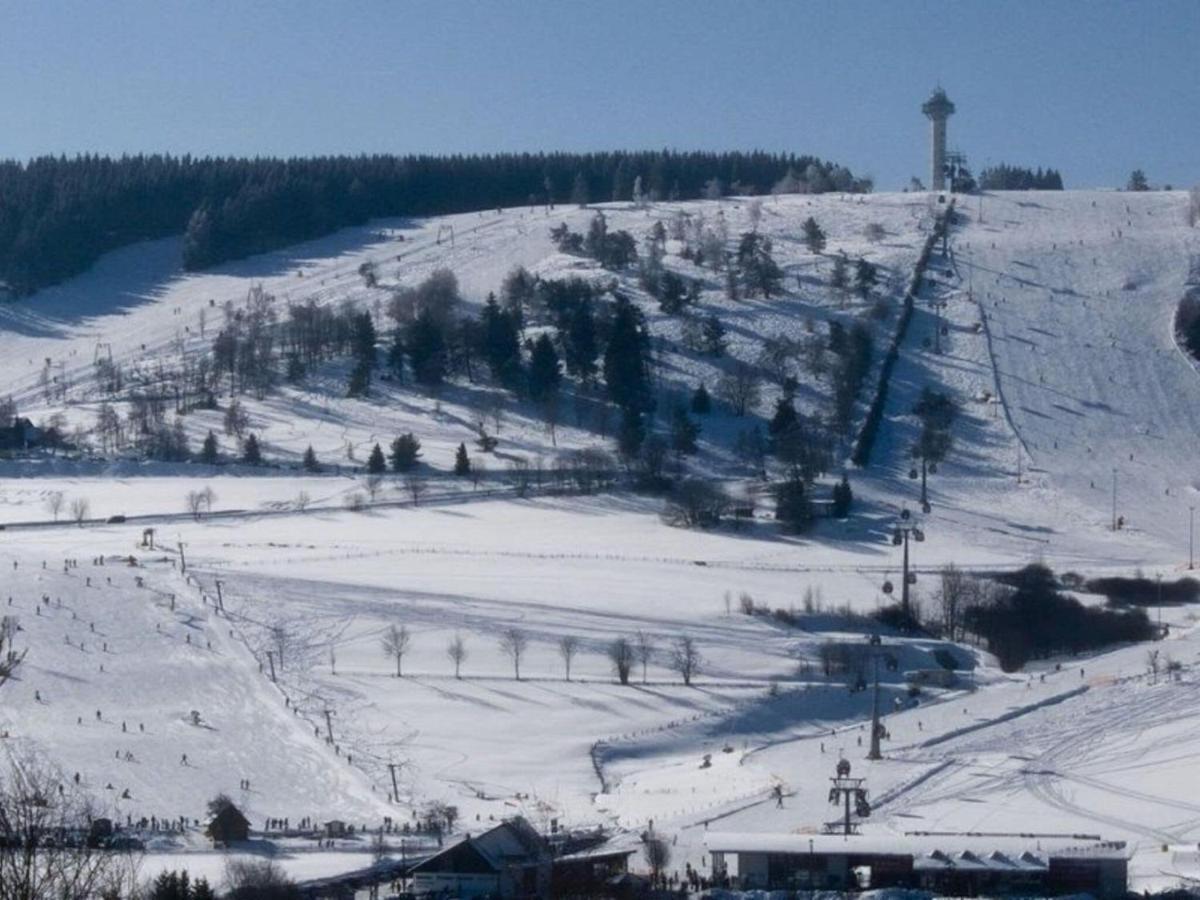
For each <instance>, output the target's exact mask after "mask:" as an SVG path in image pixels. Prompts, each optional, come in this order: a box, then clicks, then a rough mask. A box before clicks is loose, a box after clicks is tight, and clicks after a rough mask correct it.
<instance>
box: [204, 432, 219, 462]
mask: <svg viewBox="0 0 1200 900" xmlns="http://www.w3.org/2000/svg"><path fill="white" fill-rule="evenodd" d="M218 457H219V453H218V448H217V436H216V435H215V434H213V433H212V432H211V431H210V432H209V433H208V435H207V436H206V437H205V438H204V443H203V444H202V445H201V447H200V462H202V463H205V464H207V465H210V466H214V465H216V464H217V459H218Z"/></svg>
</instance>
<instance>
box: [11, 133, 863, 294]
mask: <svg viewBox="0 0 1200 900" xmlns="http://www.w3.org/2000/svg"><path fill="white" fill-rule="evenodd" d="M781 186H782V187H781ZM635 189H637V190H639V191H640V193H639V195H638V196H639V199H644V200H656V199H663V200H665V199H692V198H698V197H712V196H720V195H722V194H724V193H738V194H758V193H767V192H769V191H771V190H776V189H781V190H786V191H789V192H797V191H800V192H811V193H821V192H824V191H830V190H840V191H864V190H869V189H870V182H869V181H866V180H863V179H857V178H855V177H854V176H853V175H852V174H851V173H850V171H849V170H847V169H845V168H844V167H841V166H835V165H832V164H830V163H826V162H823V161H821V160H818V159H816V158H814V157H809V156H797V155H794V154H771V153H762V152H751V153H703V152H689V153H683V152H676V151H666V150H664V151H639V152H605V153H550V154H545V153H538V154H500V155H487V156H445V157H442V156H403V157H401V156H356V157H349V156H339V157H320V158H311V159H287V160H283V159H234V158H204V159H196V158H193V157H190V156H182V157H171V156H126V157H121V158H119V159H111V158H108V157H103V156H77V157H74V158H67V157H41V158H38V159H34V160H31V161H29V162H28V163H19V162H14V161H9V162H2V163H0V290H3V289H7V290H8V291H9V292H11V293H13V294H17V295H23V294H29V293H32V292H34V291H36V290H37V289H39V288H42V287H46V286H47V285H51V284H55V283H57V282H59V281H62V280H64V279H66V278H69V277H71V276H72V275H76V274H78V273H80V272H82V271H84V270H86V269H87V268H88V267H89V266H90V265H92V263H94V262H95V261H96V259H97V258H98V257H99V256H100V255H101V254H103V253H106V252H108V251H110V250H114V249H116V248H118V247H122V246H125V245H127V244H130V243H133V242H136V241H140V240H147V239H151V238H160V237H166V236H169V235H172V234H179V233H181V232H185V240H184V248H183V264H184V265H185V267H187V268H188V269H200V268H204V267H206V266H211V265H215V264H217V263H220V262H224V261H226V260H232V259H239V258H242V257H245V256H248V255H251V254H254V253H260V252H263V251H267V250H271V249H275V248H278V247H282V246H286V245H288V244H291V243H295V242H297V241H301V240H307V239H310V238H315V237H319V236H321V235H324V234H328V233H330V232H332V231H334V230H335V229H337V228H341V227H344V226H348V225H356V224H361V223H363V222H365V221H366V220H367V219H370V218H372V217H376V216H397V215H437V214H444V213H454V212H468V211H472V210H479V209H492V208H496V207H501V206H515V205H523V204H543V203H545V204H555V203H568V202H569V203H574V204H586V203H589V202H601V201H610V200H618V201H620V200H632V199H634V193H635Z"/></svg>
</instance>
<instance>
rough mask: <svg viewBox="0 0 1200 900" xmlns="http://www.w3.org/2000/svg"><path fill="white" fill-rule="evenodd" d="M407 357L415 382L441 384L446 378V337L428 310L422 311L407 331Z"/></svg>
mask: <svg viewBox="0 0 1200 900" xmlns="http://www.w3.org/2000/svg"><path fill="white" fill-rule="evenodd" d="M408 356H409V361H410V362H411V363H412V369H413V377H414V378H416V380H417V381H419V382H420V383H421V384H427V385H436V384H441V383H442V380H443V379H444V378H445V377H446V337H445V335H444V334H442V328H441V326H440V325H439V324H438V322H437V320H436V319H435V318H434V316H433V314H432V313H430V312H429V310H422V311H421V313H420V315H418V316H417V320H416V321H415V322H413V324H412V326H411V327H410V328H409V330H408Z"/></svg>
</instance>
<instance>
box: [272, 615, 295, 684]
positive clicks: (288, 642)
mask: <svg viewBox="0 0 1200 900" xmlns="http://www.w3.org/2000/svg"><path fill="white" fill-rule="evenodd" d="M268 633H269V634H270V638H271V649H272V650H274V651H275V664H276V665H277V666H279V671H280V672H282V671H283V662H284V657H285V656H286V657H288V658H290V657H291V650H292V645H293V640H292V633H291V631H289V630H288V627H287V626H286V625H284V624H283V623H282V622H276V623H275V624H274V625H272V626H271V627H270V628H269V629H268Z"/></svg>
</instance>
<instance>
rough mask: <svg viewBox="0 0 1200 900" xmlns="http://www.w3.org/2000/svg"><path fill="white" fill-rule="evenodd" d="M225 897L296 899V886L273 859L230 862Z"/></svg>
mask: <svg viewBox="0 0 1200 900" xmlns="http://www.w3.org/2000/svg"><path fill="white" fill-rule="evenodd" d="M225 888H226V893H224V894H222V896H223V897H228V898H229V900H257V898H260V897H262V898H265V897H278V898H284V897H294V896H297V895H298V893H299V891H297V890H296V884H295V882H293V881H292V880H291V879H290V878H289V877H288V875H287V873H286V872H284V870H283V867H282V866H280V865H279V863H277V862H275V860H273V859H241V858H231V859H230V860H228V861H227V862H226V863H225Z"/></svg>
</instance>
